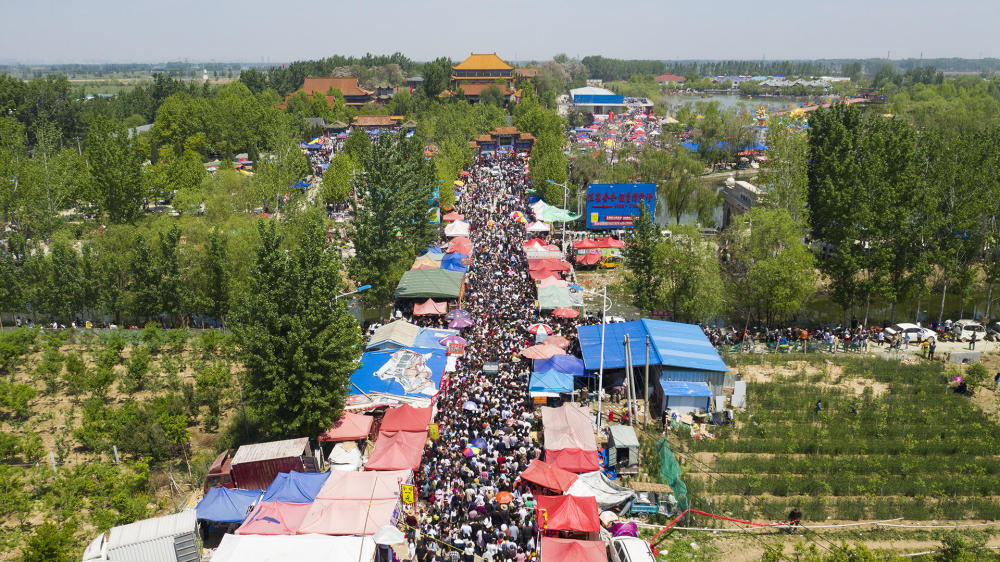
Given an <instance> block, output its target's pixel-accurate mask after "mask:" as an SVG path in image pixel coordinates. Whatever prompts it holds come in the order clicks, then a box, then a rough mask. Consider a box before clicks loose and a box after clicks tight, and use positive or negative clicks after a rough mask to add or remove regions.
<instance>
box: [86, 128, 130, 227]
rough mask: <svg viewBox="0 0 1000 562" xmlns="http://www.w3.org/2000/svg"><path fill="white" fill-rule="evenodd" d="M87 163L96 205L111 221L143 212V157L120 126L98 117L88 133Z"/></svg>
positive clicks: (117, 221)
mask: <svg viewBox="0 0 1000 562" xmlns="http://www.w3.org/2000/svg"><path fill="white" fill-rule="evenodd" d="M86 154H87V163H88V164H89V167H90V178H91V182H92V184H93V191H94V195H95V196H96V203H97V206H98V207H99V208H100V209H101V212H102V214H104V215H105V216H107V217H108V219H109V220H110V221H111V222H115V223H123V222H133V221H134V220H135V219H137V218H138V217H139V216H140V215H141V213H142V208H141V205H142V197H143V193H142V169H141V167H140V166H141V164H142V156H141V155H140V154H139V151H138V150H136V145H135V141H133V140H132V139H130V138H129V136H128V132H127V131H126V130H125V127H124V126H123V125H122V124H121V123H115V122H113V121H111V120H109V119H107V118H105V117H102V116H97V117H95V118H94V120H93V121H92V122H91V124H90V131H89V132H88V134H87V153H86Z"/></svg>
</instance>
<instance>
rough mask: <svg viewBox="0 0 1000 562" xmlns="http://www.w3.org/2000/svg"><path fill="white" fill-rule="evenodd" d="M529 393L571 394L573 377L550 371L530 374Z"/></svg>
mask: <svg viewBox="0 0 1000 562" xmlns="http://www.w3.org/2000/svg"><path fill="white" fill-rule="evenodd" d="M528 391H529V392H560V393H562V392H573V375H571V374H569V373H560V372H559V371H555V370H551V371H545V372H544V373H531V380H530V381H529V382H528Z"/></svg>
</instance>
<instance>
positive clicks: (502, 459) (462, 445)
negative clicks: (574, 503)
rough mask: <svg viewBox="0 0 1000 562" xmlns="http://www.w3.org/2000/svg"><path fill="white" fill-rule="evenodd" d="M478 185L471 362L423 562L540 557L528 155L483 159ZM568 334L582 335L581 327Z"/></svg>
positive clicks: (445, 396) (427, 479)
mask: <svg viewBox="0 0 1000 562" xmlns="http://www.w3.org/2000/svg"><path fill="white" fill-rule="evenodd" d="M469 180H470V181H469V182H468V186H467V187H466V189H465V190H464V191H463V192H462V193H461V195H460V197H459V199H458V201H457V204H456V208H457V210H458V212H460V213H462V214H463V215H464V216H465V220H466V221H468V222H469V223H470V225H471V227H472V232H471V235H470V239H471V240H472V242H473V248H474V253H473V255H472V259H471V263H470V266H469V271H468V273H467V276H466V292H465V296H464V299H463V301H462V307H463V309H464V310H466V311H468V312H469V313H470V314H471V316H472V318H473V320H474V321H475V324H474V325H473V326H472V327H470V328H468V329H466V330H464V331H463V334H462V335H463V337H465V338H466V339H467V340H468V345H467V347H466V352H465V356H464V357H462V358H460V360H459V363H458V365H457V369H456V371H455V372H454V373H452V374H451V378H450V381H449V384H448V388H447V389H446V390H445V391H444V392H443V393H442V397H441V399H440V401H439V403H438V414H437V418H436V422H437V423H438V424H439V427H440V438H439V439H438V440H437V441H434V442H433V444H432V446H431V447H430V448H429V449H427V451H426V452H425V455H424V461H423V464H422V466H421V469H420V474H419V475H418V479H417V481H418V486H419V493H420V498H421V500H422V502H423V508H422V509H421V513H420V516H419V524H418V527H419V529H420V532H419V533H417V534H418V535H419V538H418V540H417V543H416V544H417V553H418V559H419V560H422V561H453V560H468V561H472V560H474V559H476V557H482V558H484V559H486V560H496V561H502V560H509V561H517V562H524V561H526V560H532V559H535V558H536V549H537V544H536V542H535V541H536V536H537V527H536V518H535V513H534V509H533V506H534V498H533V496H532V494H531V493H530V491H529V490H528V489H527V488H526V487H524V486H523V485H522V483H521V481H520V480H519V478H518V475H519V474H520V473H521V471H523V470H524V469H525V468H526V467H527V466H528V463H530V462H531V460H532V459H535V458H539V457H541V453H542V448H541V447H542V445H541V443H539V442H538V441H537V439H536V438H535V437H533V434H532V432H533V430H536V429H537V428H538V423H539V417H538V415H537V414H536V412H535V411H533V409H532V408H531V404H530V403H529V398H528V378H529V376H530V373H531V361H530V360H526V359H520V358H519V357H518V356H517V353H518V352H519V351H520V350H521V349H523V348H524V347H527V346H529V345H532V343H533V339H534V338H533V336H531V334H529V333H528V331H527V327H528V326H529V325H530V324H532V323H534V322H537V321H538V320H539V317H538V311H537V308H536V307H535V298H536V290H535V285H534V282H533V281H532V280H531V277H530V276H529V275H528V263H527V260H526V258H525V254H524V250H523V246H522V243H523V241H524V239H525V231H524V226H523V225H522V224H519V223H517V222H516V221H515V220H513V219H512V218H511V214H512V213H513V212H514V211H521V212H527V200H526V196H525V189H526V179H525V172H524V159H523V158H520V157H518V156H517V155H513V154H511V155H506V156H502V157H500V158H497V159H490V160H487V161H485V162H481V163H480V164H478V165H477V166H475V167H474V168H473V169H472V171H471V174H470V176H469ZM416 321H417V322H418V323H419V324H422V325H434V324H435V321H434V320H425V319H420V318H418V319H417V320H416ZM560 328H561V329H562V335H564V336H566V337H568V338H572V337H574V336H575V329H572V328H575V325H573V323H572V322H565V323H561V324H560ZM487 363H498V364H499V365H498V372H497V373H496V374H492V373H490V374H486V373H485V372H484V366H485V364H487Z"/></svg>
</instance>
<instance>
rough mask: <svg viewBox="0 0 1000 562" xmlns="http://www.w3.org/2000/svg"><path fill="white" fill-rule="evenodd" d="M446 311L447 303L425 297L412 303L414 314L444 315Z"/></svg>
mask: <svg viewBox="0 0 1000 562" xmlns="http://www.w3.org/2000/svg"><path fill="white" fill-rule="evenodd" d="M447 313H448V303H446V302H434V301H433V300H431V299H427V300H425V301H424V302H421V303H417V304H415V305H413V315H414V316H444V315H445V314H447Z"/></svg>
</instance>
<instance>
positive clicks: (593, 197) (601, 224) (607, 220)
mask: <svg viewBox="0 0 1000 562" xmlns="http://www.w3.org/2000/svg"><path fill="white" fill-rule="evenodd" d="M643 203H645V204H646V206H647V208H648V209H649V212H650V213H653V212H654V209H655V208H656V184H655V183H592V184H590V185H588V186H587V228H632V218H633V217H636V216H638V215H639V205H642V204H643Z"/></svg>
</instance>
